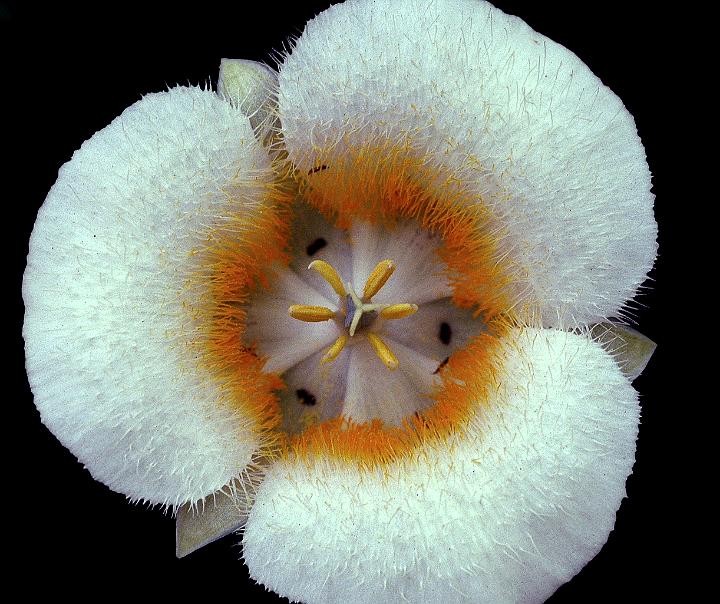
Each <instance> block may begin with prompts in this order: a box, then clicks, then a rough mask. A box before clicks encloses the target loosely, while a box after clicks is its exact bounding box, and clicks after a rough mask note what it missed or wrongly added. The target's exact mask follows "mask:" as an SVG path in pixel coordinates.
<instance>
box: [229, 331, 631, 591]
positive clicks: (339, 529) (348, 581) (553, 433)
mask: <svg viewBox="0 0 720 604" xmlns="http://www.w3.org/2000/svg"><path fill="white" fill-rule="evenodd" d="M498 384H499V386H498V388H497V391H495V392H494V393H493V394H491V398H490V400H488V401H486V402H483V403H482V404H479V405H478V411H477V414H476V416H475V417H474V418H473V419H472V421H471V423H470V426H469V429H468V430H467V432H466V434H465V435H464V436H456V437H452V438H451V439H450V440H449V441H448V442H444V443H435V444H426V445H424V446H423V448H422V449H421V450H419V451H418V453H417V455H414V456H412V457H409V458H406V459H405V460H404V461H398V462H396V463H394V464H393V465H389V466H384V467H382V468H379V469H377V470H368V469H359V468H358V467H356V466H355V465H352V464H348V463H342V462H340V461H337V460H333V459H332V458H331V457H326V458H321V459H317V460H310V462H305V461H295V462H293V461H283V462H280V463H277V464H276V465H275V466H274V467H273V468H272V469H271V470H270V473H269V474H268V476H267V477H266V479H265V481H264V482H263V484H262V485H261V487H260V489H259V491H258V493H257V497H256V501H255V505H254V507H253V508H252V510H251V512H250V516H249V518H248V521H247V524H246V527H245V533H244V539H243V543H244V558H245V561H246V562H247V564H248V567H249V568H250V573H251V575H252V576H253V577H254V578H255V579H256V580H258V581H260V582H262V583H263V584H264V585H266V586H267V587H268V588H270V589H272V590H273V591H276V592H277V593H279V594H281V595H284V596H286V597H288V598H289V599H290V600H291V601H302V602H307V603H308V604H316V603H331V602H346V603H348V604H350V603H365V602H367V603H373V604H382V603H386V602H417V603H423V602H425V603H433V602H448V603H450V602H488V603H493V604H497V603H504V602H513V603H517V602H542V601H544V600H545V599H546V598H547V597H548V596H549V595H550V594H552V593H553V592H554V591H555V589H557V587H558V586H559V585H561V584H562V583H564V582H566V581H567V580H568V579H570V577H572V576H573V575H575V574H576V573H577V572H578V571H579V570H580V569H581V568H582V567H583V565H584V564H585V563H586V562H588V561H589V560H590V559H591V558H592V557H593V556H594V555H595V554H596V553H597V552H598V551H599V549H600V548H601V547H602V545H603V543H604V542H605V540H606V539H607V536H608V534H609V532H610V530H611V529H612V527H613V524H614V522H615V511H616V510H617V509H618V507H619V505H620V502H621V500H622V498H623V496H624V495H625V479H626V477H627V475H628V474H629V473H630V471H631V468H632V465H633V460H634V451H635V438H636V435H637V428H638V417H639V406H638V403H637V396H636V393H635V392H634V391H633V389H632V388H631V387H630V384H629V382H628V380H627V379H626V378H625V377H624V376H623V375H622V374H621V372H620V370H619V369H618V367H617V365H616V364H615V363H614V362H613V359H612V358H611V356H610V355H608V354H607V353H606V352H604V351H603V350H602V348H601V347H600V346H599V345H598V344H597V343H595V342H592V341H591V340H589V339H588V338H585V337H582V336H577V335H574V334H569V333H564V332H558V331H537V330H531V329H526V330H524V331H523V332H521V333H515V334H513V336H512V337H510V338H508V341H507V347H506V360H505V362H504V366H503V368H502V370H501V372H500V374H499V375H498Z"/></svg>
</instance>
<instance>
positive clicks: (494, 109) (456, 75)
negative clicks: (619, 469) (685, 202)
mask: <svg viewBox="0 0 720 604" xmlns="http://www.w3.org/2000/svg"><path fill="white" fill-rule="evenodd" d="M279 87H280V92H279V109H280V119H281V122H282V126H283V131H284V142H285V145H286V148H287V150H288V153H289V156H290V158H291V159H292V160H293V161H294V162H295V163H296V164H297V165H298V166H300V168H301V169H303V170H306V169H310V168H312V167H313V166H314V165H315V162H316V161H317V158H316V154H317V153H318V151H317V150H322V151H323V152H324V153H325V155H323V161H324V162H325V163H326V164H328V165H330V169H332V163H333V158H340V157H341V156H342V154H343V152H344V150H346V149H347V148H348V146H362V145H363V144H367V143H368V142H369V141H374V140H376V139H378V138H380V139H383V138H389V139H390V140H396V139H397V140H400V139H403V138H408V137H409V138H410V140H411V142H412V145H413V148H414V150H415V152H417V153H418V154H419V155H420V156H422V157H428V158H429V163H430V164H432V163H434V164H435V165H437V166H439V167H442V168H444V169H447V170H450V171H451V173H453V174H454V175H455V177H456V178H458V179H459V180H460V181H463V182H464V183H465V184H466V186H467V187H468V188H469V190H470V191H471V192H472V194H473V195H474V196H477V198H479V199H482V203H484V204H485V205H486V206H487V207H488V208H490V209H491V211H492V213H493V215H494V227H493V228H494V229H497V232H498V236H499V237H500V242H499V254H500V255H503V256H504V255H506V254H507V255H508V257H509V258H510V259H511V260H512V262H513V263H514V273H513V276H514V279H515V283H514V288H513V291H514V295H515V296H516V297H517V298H518V299H520V300H521V301H523V302H527V303H529V308H528V309H527V310H528V312H530V313H532V314H535V315H538V316H539V318H540V319H541V320H542V321H543V323H544V324H545V325H567V324H572V325H575V324H587V323H591V322H595V321H597V320H601V319H604V318H606V317H609V316H616V315H619V314H622V313H623V305H624V304H625V303H626V302H627V301H628V300H629V299H630V298H632V297H633V296H634V295H635V293H636V291H637V289H638V287H639V286H640V285H641V284H642V283H643V281H644V280H645V277H646V274H647V271H648V270H649V269H650V268H651V266H652V264H653V262H654V258H655V252H656V242H655V237H656V225H655V221H654V218H653V213H652V202H653V195H652V194H651V193H650V184H651V183H650V173H649V170H648V166H647V163H646V160H645V153H644V150H643V147H642V144H641V142H640V140H639V138H638V136H637V133H636V128H635V124H634V120H633V118H632V116H631V115H630V114H629V113H628V112H627V110H626V109H625V107H624V106H623V104H622V102H621V101H620V99H618V98H617V96H615V95H614V94H613V93H612V92H611V91H610V90H609V89H608V88H607V87H605V86H604V85H603V84H602V82H601V81H600V80H599V79H598V78H597V77H596V76H595V75H593V74H592V73H591V72H590V70H589V69H588V68H587V67H586V66H585V65H584V64H583V63H582V62H581V61H580V60H579V59H578V58H577V57H576V56H575V55H574V54H573V53H572V52H570V51H568V50H567V49H565V48H563V47H562V46H560V45H558V44H556V43H554V42H553V41H551V40H549V39H547V38H545V37H544V36H542V35H540V34H538V33H536V32H534V31H533V30H532V29H530V28H529V27H528V26H527V25H526V24H525V23H524V22H522V21H521V20H520V19H518V18H516V17H512V16H508V15H506V14H504V13H503V12H501V11H499V10H497V9H495V8H493V7H492V6H491V5H489V4H487V3H485V2H479V1H476V0H432V1H429V0H397V1H395V2H374V1H372V0H349V1H348V2H345V3H343V4H341V5H337V6H334V7H332V8H330V9H329V10H327V11H325V12H323V13H322V14H320V15H319V16H318V17H317V18H315V19H314V20H313V21H311V22H310V23H308V25H307V27H306V29H305V31H304V33H303V35H302V36H301V37H300V39H299V40H298V41H297V45H296V47H295V48H294V49H293V51H292V53H291V54H290V55H289V56H288V57H286V59H285V62H284V64H283V65H282V66H281V70H280V75H279ZM328 153H329V154H330V155H329V156H328V155H327V154H328Z"/></svg>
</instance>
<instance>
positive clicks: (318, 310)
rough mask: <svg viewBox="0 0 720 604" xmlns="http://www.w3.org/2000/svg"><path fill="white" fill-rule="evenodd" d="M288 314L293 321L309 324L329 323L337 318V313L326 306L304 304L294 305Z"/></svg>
mask: <svg viewBox="0 0 720 604" xmlns="http://www.w3.org/2000/svg"><path fill="white" fill-rule="evenodd" d="M288 312H289V314H290V316H291V317H292V318H293V319H299V320H300V321H307V322H308V323H318V322H320V321H329V320H330V319H332V318H333V317H334V316H335V311H333V310H330V309H329V308H326V307H325V306H305V305H302V304H293V305H292V306H291V307H290V308H289V309H288Z"/></svg>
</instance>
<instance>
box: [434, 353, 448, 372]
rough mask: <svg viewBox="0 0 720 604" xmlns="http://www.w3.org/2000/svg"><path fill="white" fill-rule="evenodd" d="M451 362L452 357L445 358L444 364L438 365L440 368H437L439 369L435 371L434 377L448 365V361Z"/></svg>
mask: <svg viewBox="0 0 720 604" xmlns="http://www.w3.org/2000/svg"><path fill="white" fill-rule="evenodd" d="M449 360H450V357H445V358H444V359H443V362H442V363H440V364H439V365H438V367H437V369H436V370H435V371H433V375H435V374H436V373H440V370H441V369H442V368H443V367H445V365H447V364H448V361H449Z"/></svg>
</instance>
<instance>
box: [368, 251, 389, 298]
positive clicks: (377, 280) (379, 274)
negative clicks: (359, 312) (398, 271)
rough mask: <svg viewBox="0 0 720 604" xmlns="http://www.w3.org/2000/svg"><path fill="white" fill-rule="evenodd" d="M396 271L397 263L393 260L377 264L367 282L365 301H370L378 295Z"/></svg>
mask: <svg viewBox="0 0 720 604" xmlns="http://www.w3.org/2000/svg"><path fill="white" fill-rule="evenodd" d="M394 271H395V263H394V262H393V261H392V260H381V261H380V262H378V263H377V265H376V266H375V268H374V269H373V271H372V273H370V276H369V277H368V278H367V281H366V282H365V289H364V290H363V300H369V299H370V298H372V297H373V296H374V295H375V294H377V293H378V292H379V291H380V289H381V288H382V286H383V285H385V283H386V282H387V280H388V279H389V278H390V275H392V274H393V272H394Z"/></svg>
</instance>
